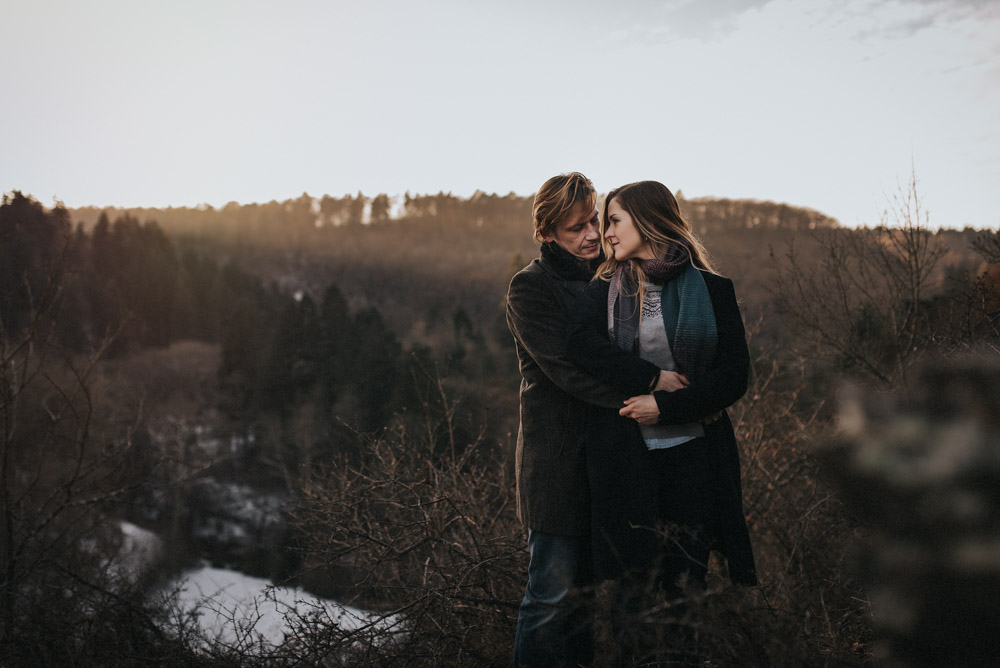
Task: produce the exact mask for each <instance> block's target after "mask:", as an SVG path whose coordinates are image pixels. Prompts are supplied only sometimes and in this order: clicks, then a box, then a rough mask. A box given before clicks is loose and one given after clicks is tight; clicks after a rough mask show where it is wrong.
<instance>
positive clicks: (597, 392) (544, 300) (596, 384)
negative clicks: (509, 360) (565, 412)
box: [507, 271, 652, 408]
mask: <svg viewBox="0 0 1000 668" xmlns="http://www.w3.org/2000/svg"><path fill="white" fill-rule="evenodd" d="M545 280H546V279H545V278H544V276H542V275H541V274H538V273H530V272H527V271H522V272H519V273H518V274H516V275H515V276H514V278H513V280H511V283H510V288H509V290H508V292H507V325H508V327H510V331H511V333H512V334H513V335H514V338H515V339H516V340H517V341H518V343H519V344H520V345H521V346H522V347H523V348H524V350H525V351H526V352H527V353H528V355H529V356H530V358H531V360H532V361H533V362H534V363H535V364H537V365H538V368H539V369H540V370H541V371H542V373H544V374H545V376H547V377H548V379H549V380H550V381H552V383H554V384H555V385H556V386H557V387H558V388H559V389H561V390H562V391H564V392H566V393H568V394H570V395H572V396H574V397H576V398H577V399H580V400H581V401H585V402H587V403H590V404H595V405H598V406H603V407H604V408H620V407H621V406H622V402H623V401H624V400H625V399H626V398H628V392H627V391H622V390H619V389H616V388H614V387H610V386H609V385H608V384H606V383H603V382H601V381H600V380H598V379H597V378H595V377H594V376H592V375H590V374H588V373H586V372H584V371H583V370H581V369H580V368H579V367H578V366H576V365H575V364H573V363H572V362H571V361H570V360H569V359H568V358H567V355H566V348H565V343H566V341H565V333H566V318H567V317H568V315H569V312H568V310H567V309H566V308H560V305H559V304H558V303H554V301H553V297H552V290H551V289H550V287H548V286H547V285H545V283H544V282H545ZM651 377H652V376H650V378H651ZM648 382H649V379H647V384H648Z"/></svg>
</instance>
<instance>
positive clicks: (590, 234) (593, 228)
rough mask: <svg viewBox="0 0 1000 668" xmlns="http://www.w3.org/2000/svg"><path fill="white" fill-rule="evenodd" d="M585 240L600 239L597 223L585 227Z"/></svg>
mask: <svg viewBox="0 0 1000 668" xmlns="http://www.w3.org/2000/svg"><path fill="white" fill-rule="evenodd" d="M587 238H588V239H600V238H601V230H600V227H598V225H597V223H590V224H589V225H587Z"/></svg>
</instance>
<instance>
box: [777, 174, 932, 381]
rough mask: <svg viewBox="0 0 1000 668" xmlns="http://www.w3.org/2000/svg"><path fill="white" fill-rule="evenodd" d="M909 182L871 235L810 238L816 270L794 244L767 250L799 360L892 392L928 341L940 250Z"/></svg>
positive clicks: (828, 233) (830, 233)
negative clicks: (815, 360) (824, 362)
mask: <svg viewBox="0 0 1000 668" xmlns="http://www.w3.org/2000/svg"><path fill="white" fill-rule="evenodd" d="M927 225H928V213H927V211H926V210H925V209H924V208H923V206H922V204H921V201H920V197H919V194H918V192H917V182H916V177H915V176H912V177H911V179H910V182H909V183H908V184H907V185H906V186H905V187H901V188H900V189H899V192H897V193H896V194H895V195H894V196H893V197H892V198H891V200H890V205H889V208H888V209H887V210H886V211H884V212H883V213H882V215H881V220H880V225H879V226H877V227H874V228H867V227H866V228H861V229H857V230H850V229H831V230H820V231H817V232H816V233H815V238H816V240H817V241H818V242H819V244H820V246H821V248H822V251H821V260H820V262H819V266H804V265H803V264H802V261H801V257H800V256H799V254H798V253H797V252H796V249H795V246H794V243H791V242H790V243H789V244H788V249H787V251H786V252H785V254H784V256H783V257H776V256H775V255H774V252H773V250H772V253H771V255H772V258H773V259H774V267H775V269H776V279H775V288H774V296H775V305H776V307H777V309H778V311H779V312H780V313H781V315H782V317H783V319H784V320H785V322H786V323H788V324H789V325H790V326H791V327H792V328H793V329H794V330H795V331H796V332H797V333H799V334H802V335H804V336H805V337H806V338H807V341H808V343H809V344H810V347H811V350H808V351H807V353H808V354H811V355H819V356H823V357H827V358H833V359H835V360H836V361H837V362H838V363H839V364H840V365H842V367H843V368H845V369H847V370H849V371H851V372H854V373H856V374H859V375H860V376H862V377H866V378H868V379H869V380H872V381H875V382H876V383H877V384H879V385H881V386H883V387H892V386H894V385H895V384H896V383H898V382H900V381H902V380H903V379H905V377H906V373H907V371H908V369H909V368H910V366H911V365H912V364H913V363H914V361H915V360H916V359H917V358H918V356H919V354H920V353H921V352H923V351H924V350H926V345H927V344H928V343H929V342H930V341H932V340H933V329H932V323H931V322H930V321H929V320H928V319H927V318H926V312H927V302H928V299H929V298H930V297H931V289H932V287H933V285H932V278H933V276H934V268H935V266H936V264H937V262H938V260H940V259H941V257H942V256H943V255H944V253H945V251H946V250H947V249H946V248H945V247H944V245H943V242H941V240H940V239H939V237H937V236H935V235H934V234H933V233H932V232H931V231H930V230H929V229H928V227H927Z"/></svg>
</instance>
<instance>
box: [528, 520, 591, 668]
mask: <svg viewBox="0 0 1000 668" xmlns="http://www.w3.org/2000/svg"><path fill="white" fill-rule="evenodd" d="M528 551H529V553H530V554H531V560H530V561H529V563H528V586H527V587H526V588H525V590H524V600H523V601H521V608H520V611H519V612H518V615H517V631H516V633H515V634H514V665H515V666H546V667H548V666H589V665H590V664H591V663H592V662H593V660H594V608H593V597H594V588H593V585H594V583H593V576H592V569H591V556H590V555H591V552H590V537H589V536H555V535H553V534H549V533H544V532H541V531H533V530H529V531H528Z"/></svg>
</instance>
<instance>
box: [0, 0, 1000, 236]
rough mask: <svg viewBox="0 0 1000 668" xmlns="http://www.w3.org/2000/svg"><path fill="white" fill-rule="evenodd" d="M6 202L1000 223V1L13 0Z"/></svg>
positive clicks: (2, 175) (1, 55)
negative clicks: (500, 197) (899, 214)
mask: <svg viewBox="0 0 1000 668" xmlns="http://www.w3.org/2000/svg"><path fill="white" fill-rule="evenodd" d="M2 9H3V14H2V15H3V22H2V23H0V63H3V65H4V73H5V75H6V77H7V78H6V80H5V81H4V82H3V85H2V88H0V127H3V129H4V139H3V141H2V143H0V191H4V192H8V191H10V190H13V189H19V190H21V191H23V192H25V193H29V194H31V195H34V196H35V197H36V198H38V199H39V200H41V201H42V202H43V203H44V204H47V205H51V204H52V203H54V202H55V201H56V200H59V201H63V202H65V204H66V205H67V206H71V207H72V206H83V205H88V204H93V205H99V206H105V205H117V206H167V205H195V204H199V203H209V204H212V205H214V206H221V205H223V204H225V203H226V202H228V201H238V202H241V203H248V202H264V201H268V200H271V199H279V200H281V199H287V198H290V197H297V196H298V195H300V194H301V193H302V192H308V193H309V194H311V195H314V196H320V195H322V194H324V193H329V194H331V195H337V196H340V195H343V194H344V193H349V192H350V193H353V192H356V191H358V190H362V191H364V192H365V194H367V195H374V194H376V193H379V192H386V193H388V194H390V195H401V194H402V193H404V192H406V191H410V192H412V193H428V192H437V191H439V190H444V191H451V192H453V193H455V194H456V195H463V196H465V195H470V194H471V193H472V192H473V191H475V190H476V189H481V190H485V191H487V192H499V193H501V194H503V193H507V192H509V191H514V192H516V193H518V194H522V195H527V194H530V193H532V192H534V191H535V189H536V188H537V187H538V186H539V185H540V184H541V183H542V182H543V181H544V180H545V179H546V178H548V177H549V176H552V175H553V174H557V173H560V172H565V171H572V170H578V171H582V172H584V173H585V174H587V175H588V176H590V177H591V179H593V181H594V183H595V185H596V186H597V188H598V190H600V191H602V192H606V191H608V190H610V189H611V188H614V187H616V186H619V185H621V184H623V183H626V182H629V181H634V180H639V179H656V180H659V181H662V182H664V183H665V184H667V185H668V186H669V187H671V188H672V189H674V190H677V189H681V190H683V192H684V194H685V196H687V197H698V196H718V197H740V198H742V197H750V198H757V199H767V200H775V201H781V202H788V203H790V204H794V205H799V206H808V207H811V208H814V209H817V210H819V211H822V212H823V213H826V214H828V215H831V216H833V217H835V218H837V219H838V220H839V221H840V222H841V223H843V224H846V225H856V224H861V223H870V224H874V223H877V222H878V213H879V211H880V210H882V209H883V208H884V207H885V205H886V197H887V195H889V194H891V193H892V192H894V191H895V190H896V189H897V186H898V185H899V184H905V183H906V181H907V180H908V179H909V177H910V173H911V169H913V170H915V172H916V175H917V179H918V182H919V189H920V192H921V194H922V197H923V200H924V204H925V206H926V208H927V209H928V210H929V211H930V215H931V224H932V225H939V226H948V227H963V226H966V225H971V226H974V227H998V226H1000V132H998V128H1000V0H947V1H939V0H718V1H706V0H618V1H617V2H604V1H598V0H576V1H572V2H569V1H567V2H561V1H560V2H545V1H544V0H540V1H536V2H527V1H524V0H502V1H495V2H492V1H479V2H474V1H471V0H418V1H414V0H402V1H399V2H389V1H369V2H365V1H361V0H358V1H356V2H351V3H347V2H339V1H326V2H323V1H319V0H315V1H306V0H284V1H282V2H264V1H256V2H254V1H248V0H170V1H166V0H159V1H155V2H154V1H152V0H88V1H87V2H80V1H53V0H21V1H18V2H15V1H12V0H2Z"/></svg>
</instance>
